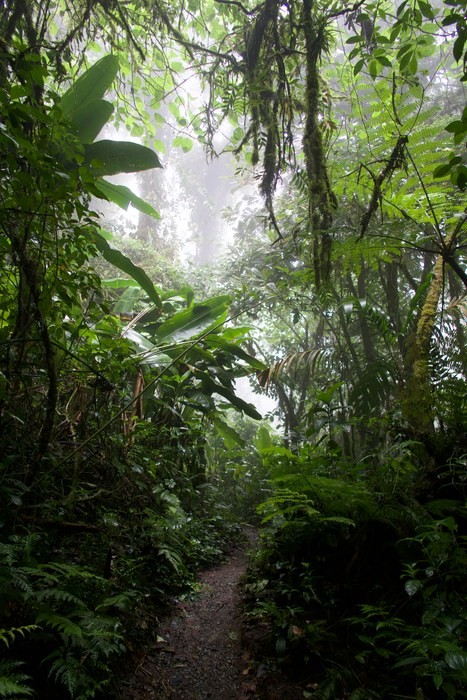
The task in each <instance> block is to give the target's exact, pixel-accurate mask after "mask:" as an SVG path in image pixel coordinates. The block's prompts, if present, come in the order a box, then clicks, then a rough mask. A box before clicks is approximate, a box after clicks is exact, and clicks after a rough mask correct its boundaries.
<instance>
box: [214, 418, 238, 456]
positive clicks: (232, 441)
mask: <svg viewBox="0 0 467 700" xmlns="http://www.w3.org/2000/svg"><path fill="white" fill-rule="evenodd" d="M212 422H213V425H214V427H215V428H216V430H217V432H218V433H219V435H220V436H221V438H222V439H223V441H224V445H225V446H226V448H227V449H228V450H233V449H234V447H245V440H244V439H243V438H242V437H241V436H240V435H239V434H238V433H237V431H236V430H235V429H234V428H232V426H231V425H229V424H228V423H226V422H225V421H223V420H222V418H219V417H218V416H214V417H213V419H212Z"/></svg>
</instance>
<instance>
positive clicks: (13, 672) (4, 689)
mask: <svg viewBox="0 0 467 700" xmlns="http://www.w3.org/2000/svg"><path fill="white" fill-rule="evenodd" d="M22 665H23V663H22V662H21V661H8V660H5V659H0V695H1V696H2V697H3V698H14V697H19V698H28V697H31V696H32V695H33V694H34V693H33V690H32V688H30V687H29V686H28V685H26V683H25V682H26V681H28V680H30V677H29V676H28V675H27V674H26V673H22V672H21V671H20V668H21V666H22Z"/></svg>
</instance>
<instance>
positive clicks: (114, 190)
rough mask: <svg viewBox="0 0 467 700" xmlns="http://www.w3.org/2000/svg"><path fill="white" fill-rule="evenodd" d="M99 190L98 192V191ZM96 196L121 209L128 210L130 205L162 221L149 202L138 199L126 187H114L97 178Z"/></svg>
mask: <svg viewBox="0 0 467 700" xmlns="http://www.w3.org/2000/svg"><path fill="white" fill-rule="evenodd" d="M96 190H97V191H96ZM94 194H96V195H98V196H100V198H101V199H107V200H108V201H109V202H113V203H114V204H116V205H117V206H119V207H120V208H121V209H125V211H126V210H127V209H128V207H129V206H130V204H131V205H132V206H133V207H134V208H135V209H137V210H138V211H141V212H143V214H147V215H148V216H152V218H153V219H160V218H161V217H160V214H159V212H158V211H156V210H155V209H154V207H152V206H151V205H150V204H148V202H145V201H144V199H141V197H138V196H137V195H136V194H135V193H134V192H132V191H131V190H130V189H129V188H128V187H125V185H114V184H113V182H107V180H103V179H102V178H97V180H96V181H95V183H94Z"/></svg>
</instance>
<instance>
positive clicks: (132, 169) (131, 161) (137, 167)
mask: <svg viewBox="0 0 467 700" xmlns="http://www.w3.org/2000/svg"><path fill="white" fill-rule="evenodd" d="M84 162H85V164H86V165H91V164H92V169H93V172H94V174H95V175H97V176H99V175H101V176H102V175H117V174H118V173H138V172H140V171H141V170H151V169H152V168H161V167H162V165H161V162H160V160H159V158H158V156H157V153H155V152H154V151H152V150H151V149H150V148H147V147H146V146H142V145H141V144H139V143H132V142H131V141H111V140H110V139H102V141H95V142H94V143H88V144H85V146H84Z"/></svg>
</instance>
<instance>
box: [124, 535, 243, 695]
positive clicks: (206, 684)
mask: <svg viewBox="0 0 467 700" xmlns="http://www.w3.org/2000/svg"><path fill="white" fill-rule="evenodd" d="M250 541H251V542H253V541H254V533H250ZM248 548H249V546H246V547H244V548H242V549H238V550H237V551H236V552H235V553H234V554H233V555H232V556H231V558H230V559H229V561H228V562H227V563H225V564H222V565H220V566H218V567H216V568H215V569H211V570H209V571H205V572H203V573H202V574H201V575H200V577H199V581H200V583H201V585H202V589H201V593H200V595H199V596H198V597H197V598H196V599H195V600H194V601H192V602H188V603H179V604H178V606H177V611H176V613H175V615H174V616H173V617H172V618H171V619H170V620H167V621H166V622H165V623H163V624H162V626H161V628H160V629H159V630H158V635H159V638H161V639H162V640H163V641H159V642H158V643H157V644H156V645H155V647H154V648H153V649H151V650H150V651H149V652H148V653H147V654H146V656H145V657H144V658H143V659H142V660H141V662H140V664H139V666H138V669H137V671H136V673H135V675H134V677H133V678H132V680H131V682H130V683H129V685H128V686H127V687H126V688H122V690H121V693H120V699H119V700H146V699H150V698H155V700H206V699H208V698H210V699H212V700H246V699H247V698H251V697H252V695H251V694H248V682H247V680H246V678H245V675H244V673H243V672H244V668H245V662H244V658H243V653H242V649H241V644H240V634H241V624H240V622H241V621H240V613H239V610H238V600H239V594H238V582H239V579H240V577H241V576H242V574H243V573H244V572H245V570H246V567H247V563H248Z"/></svg>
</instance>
